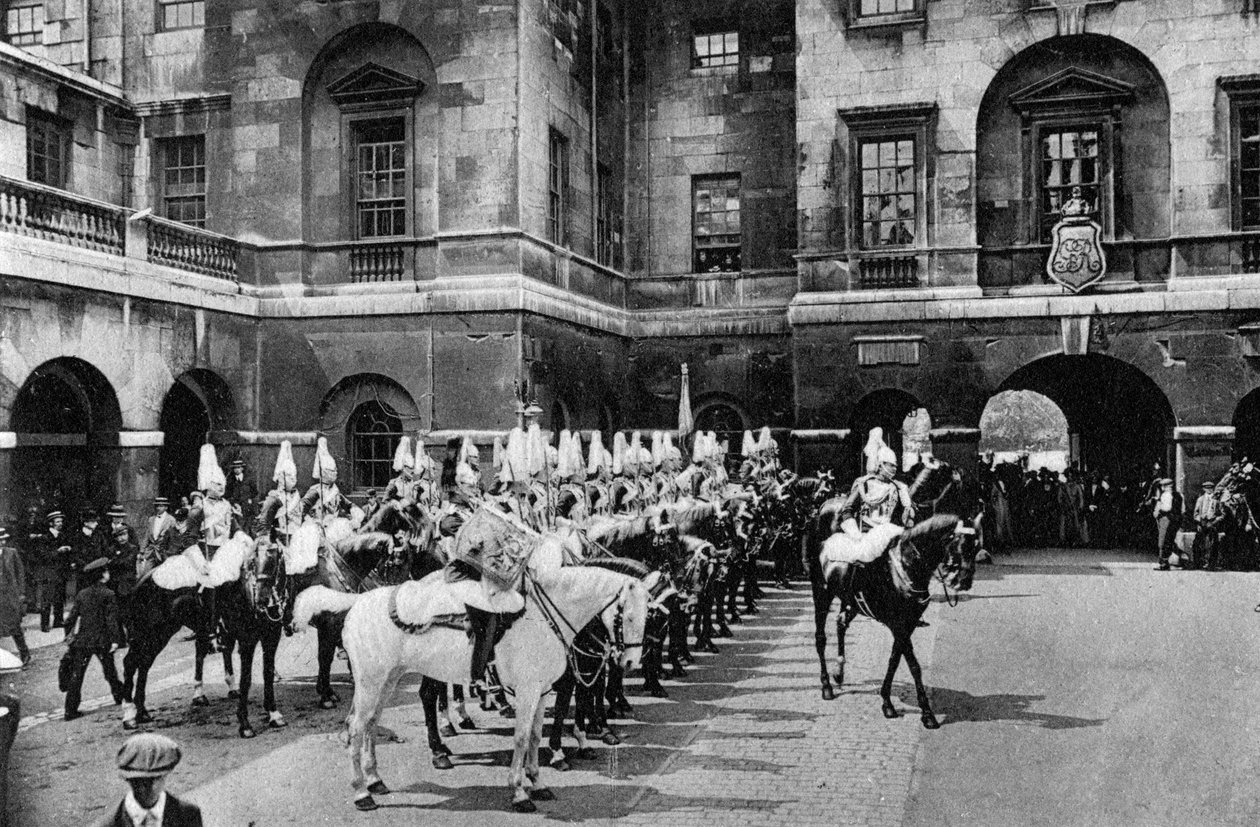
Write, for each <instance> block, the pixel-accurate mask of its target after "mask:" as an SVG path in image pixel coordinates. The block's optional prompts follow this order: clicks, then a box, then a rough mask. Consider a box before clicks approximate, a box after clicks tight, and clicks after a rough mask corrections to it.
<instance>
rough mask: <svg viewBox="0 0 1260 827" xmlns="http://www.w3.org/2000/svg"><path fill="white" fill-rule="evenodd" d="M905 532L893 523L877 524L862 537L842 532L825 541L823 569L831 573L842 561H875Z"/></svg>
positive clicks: (821, 557)
mask: <svg viewBox="0 0 1260 827" xmlns="http://www.w3.org/2000/svg"><path fill="white" fill-rule="evenodd" d="M904 533H905V529H904V528H902V527H901V526H899V525H893V524H892V523H884V524H883V525H877V526H875V527H874V528H872V529H871V530H870V531H868V532H866V533H865V534H863V535H862V536H861V537H854V536H852V535H850V534H845V533H844V532H840V533H838V534H833V535H831V536H830V537H828V538H827V539H826V540H824V541H823V547H822V553H821V554H820V555H819V557H820V559H821V560H822V565H823V571H824V572H826V573H827V574H830V573H831V570H832V569H834V568H835V567H836V566H837V565H839V564H841V563H850V564H852V563H873V562H875V561H876V560H878V559H879V558H880V556H881V555H882V554H883V553H884V552H885V551H887V550H888V547H889V546H891V545H892V544H893V543H895V542H896V541H897V538H898V537H900V536H901V535H902V534H904Z"/></svg>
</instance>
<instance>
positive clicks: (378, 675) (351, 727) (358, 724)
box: [346, 670, 397, 810]
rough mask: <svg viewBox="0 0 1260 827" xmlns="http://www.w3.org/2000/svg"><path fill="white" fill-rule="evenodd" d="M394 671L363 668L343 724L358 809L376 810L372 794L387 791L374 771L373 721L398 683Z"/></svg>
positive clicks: (374, 737) (374, 731)
mask: <svg viewBox="0 0 1260 827" xmlns="http://www.w3.org/2000/svg"><path fill="white" fill-rule="evenodd" d="M394 671H396V670H394ZM394 671H389V672H382V671H380V670H373V671H370V672H368V671H367V670H364V672H361V673H360V674H358V675H356V676H355V689H354V700H353V701H352V702H351V704H350V715H349V716H348V717H347V718H346V726H347V731H348V735H349V740H350V764H351V767H352V768H353V770H354V781H353V782H352V786H353V787H354V806H355V807H357V808H358V809H360V810H374V809H376V806H377V805H376V801H375V800H373V798H372V796H373V794H380V795H383V794H385V793H386V792H388V791H389V789H388V788H387V787H386V786H385V784H384V783H383V782H382V781H381V779H380V777H379V776H378V775H377V774H376V720H377V718H378V717H380V714H381V708H382V707H383V706H384V705H385V701H386V699H387V698H388V697H389V696H390V694H391V690H392V688H393V685H394V684H395V683H396V682H397V676H396V675H395V674H394ZM365 673H366V674H365Z"/></svg>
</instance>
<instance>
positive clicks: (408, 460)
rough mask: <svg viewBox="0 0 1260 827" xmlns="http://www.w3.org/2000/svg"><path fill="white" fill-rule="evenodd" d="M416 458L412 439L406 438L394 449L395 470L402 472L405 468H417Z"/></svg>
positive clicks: (399, 441)
mask: <svg viewBox="0 0 1260 827" xmlns="http://www.w3.org/2000/svg"><path fill="white" fill-rule="evenodd" d="M415 467H416V457H415V455H414V454H412V453H411V437H409V436H404V437H403V438H402V439H400V440H398V447H397V448H396V449H394V470H395V471H401V470H403V469H404V468H415Z"/></svg>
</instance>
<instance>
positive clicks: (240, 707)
mask: <svg viewBox="0 0 1260 827" xmlns="http://www.w3.org/2000/svg"><path fill="white" fill-rule="evenodd" d="M236 642H237V643H239V644H240V646H239V648H240V654H241V689H240V695H239V697H238V698H237V701H236V725H237V732H239V733H240V735H241V737H242V738H253V737H254V736H255V735H257V734H258V733H256V732H254V728H253V727H252V726H250V725H249V689H250V686H251V685H252V684H253V682H254V650H255V649H256V648H258V641H256V640H254V639H253V636H252V635H251V636H250V637H248V638H246V639H243V640H238V641H236ZM227 649H228V651H231V647H230V646H229V647H227ZM224 655H225V657H226V656H227V652H225V653H224ZM263 671H264V672H265V671H266V670H265V669H264V670H263Z"/></svg>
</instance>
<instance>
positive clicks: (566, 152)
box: [546, 126, 573, 248]
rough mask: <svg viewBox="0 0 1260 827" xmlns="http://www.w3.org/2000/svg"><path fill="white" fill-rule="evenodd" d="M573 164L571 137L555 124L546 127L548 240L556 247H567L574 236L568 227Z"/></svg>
mask: <svg viewBox="0 0 1260 827" xmlns="http://www.w3.org/2000/svg"><path fill="white" fill-rule="evenodd" d="M557 153H558V155H559V162H558V163H557ZM572 163H573V159H572V154H571V152H570V144H569V137H568V136H567V135H565V134H564V133H563V132H561V131H560V130H559V129H557V128H556V127H554V126H553V127H550V128H549V129H548V130H547V213H546V219H547V240H548V241H550V242H551V243H552V244H554V245H556V246H557V247H566V248H567V247H568V246H569V242H570V240H571V237H572V233H571V231H570V227H569V221H570V212H571V209H570V208H571V206H572V197H571V192H570V186H571V181H572ZM557 179H558V180H557Z"/></svg>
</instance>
